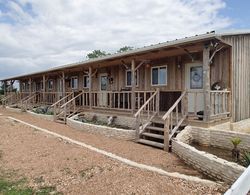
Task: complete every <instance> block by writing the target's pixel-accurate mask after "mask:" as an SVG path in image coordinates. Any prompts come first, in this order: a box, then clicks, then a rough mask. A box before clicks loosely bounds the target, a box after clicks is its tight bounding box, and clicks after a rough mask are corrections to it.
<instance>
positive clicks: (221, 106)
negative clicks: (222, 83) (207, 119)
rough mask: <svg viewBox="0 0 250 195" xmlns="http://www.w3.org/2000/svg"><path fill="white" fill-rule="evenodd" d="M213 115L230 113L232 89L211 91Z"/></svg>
mask: <svg viewBox="0 0 250 195" xmlns="http://www.w3.org/2000/svg"><path fill="white" fill-rule="evenodd" d="M210 104H211V105H210V108H211V113H210V116H211V117H218V116H222V115H224V116H227V115H229V114H230V112H231V110H230V91H227V90H221V91H210Z"/></svg>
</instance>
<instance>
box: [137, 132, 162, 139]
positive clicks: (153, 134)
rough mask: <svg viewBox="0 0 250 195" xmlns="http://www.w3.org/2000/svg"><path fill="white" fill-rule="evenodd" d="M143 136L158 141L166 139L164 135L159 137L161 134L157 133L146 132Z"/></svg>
mask: <svg viewBox="0 0 250 195" xmlns="http://www.w3.org/2000/svg"><path fill="white" fill-rule="evenodd" d="M142 135H145V136H148V137H153V138H157V139H164V136H163V135H159V134H155V133H147V132H144V133H142Z"/></svg>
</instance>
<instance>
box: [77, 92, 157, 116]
mask: <svg viewBox="0 0 250 195" xmlns="http://www.w3.org/2000/svg"><path fill="white" fill-rule="evenodd" d="M154 92H155V91H136V92H135V109H139V108H140V107H141V106H142V105H143V104H144V103H145V102H146V101H147V99H148V98H150V97H151V96H152V94H153V93H154ZM131 97H132V92H131V91H92V92H91V93H89V92H88V91H84V92H83V93H82V97H81V98H79V100H78V104H79V105H82V106H83V107H90V106H91V107H92V108H105V109H115V110H123V111H125V110H127V111H130V110H131V109H132V100H131ZM90 100H92V101H90ZM90 103H91V105H90Z"/></svg>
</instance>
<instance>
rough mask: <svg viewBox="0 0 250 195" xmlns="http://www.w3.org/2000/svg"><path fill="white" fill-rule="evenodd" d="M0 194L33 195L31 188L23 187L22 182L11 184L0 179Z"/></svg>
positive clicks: (11, 182)
mask: <svg viewBox="0 0 250 195" xmlns="http://www.w3.org/2000/svg"><path fill="white" fill-rule="evenodd" d="M0 194H3V195H31V194H34V191H33V189H32V188H29V187H24V186H23V181H22V180H21V181H18V182H13V181H9V180H7V179H4V178H0Z"/></svg>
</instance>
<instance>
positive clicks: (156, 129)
mask: <svg viewBox="0 0 250 195" xmlns="http://www.w3.org/2000/svg"><path fill="white" fill-rule="evenodd" d="M146 129H148V130H154V131H161V132H164V129H163V128H162V127H155V126H151V125H149V126H147V127H146Z"/></svg>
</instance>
